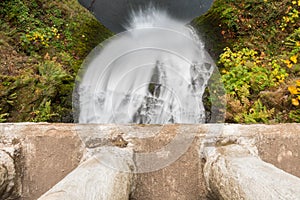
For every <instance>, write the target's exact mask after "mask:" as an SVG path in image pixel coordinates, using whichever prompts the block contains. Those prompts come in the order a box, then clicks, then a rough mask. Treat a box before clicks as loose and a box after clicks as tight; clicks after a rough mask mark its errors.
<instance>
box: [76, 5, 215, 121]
mask: <svg viewBox="0 0 300 200" xmlns="http://www.w3.org/2000/svg"><path fill="white" fill-rule="evenodd" d="M125 26H126V27H127V29H128V31H127V32H124V33H121V34H118V35H117V36H115V37H113V38H112V39H111V40H109V41H107V42H105V43H104V44H102V45H103V47H100V46H99V47H98V48H97V49H96V50H94V51H93V52H92V54H91V55H90V56H89V57H88V59H87V61H86V62H85V64H84V67H85V71H84V75H83V76H82V78H81V81H80V84H79V86H78V94H79V107H80V112H79V122H80V123H143V124H166V123H203V122H204V121H205V116H204V115H205V110H204V106H203V103H202V96H203V93H204V90H205V88H206V86H207V82H208V80H209V78H210V76H211V74H212V73H213V70H214V67H215V65H214V62H213V61H212V59H211V58H210V56H209V55H208V53H207V52H206V51H205V49H204V45H203V43H202V42H201V40H200V39H199V37H198V35H197V34H196V32H195V31H194V30H193V28H191V27H187V26H185V25H184V24H183V23H182V22H179V21H176V20H174V19H171V18H170V17H168V14H167V13H166V12H163V11H160V10H158V9H156V8H154V7H150V8H149V9H147V10H138V11H135V12H133V13H132V15H131V18H130V19H129V21H128V24H126V25H125Z"/></svg>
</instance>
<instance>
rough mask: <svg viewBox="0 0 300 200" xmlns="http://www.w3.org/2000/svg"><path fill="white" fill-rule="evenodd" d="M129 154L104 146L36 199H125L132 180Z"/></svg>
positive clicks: (126, 151)
mask: <svg viewBox="0 0 300 200" xmlns="http://www.w3.org/2000/svg"><path fill="white" fill-rule="evenodd" d="M132 163H133V162H132V153H131V152H130V151H129V150H128V149H121V148H118V147H104V148H102V149H100V151H99V152H98V153H96V154H94V155H92V156H91V157H90V158H88V159H87V160H86V161H84V162H83V163H82V164H80V165H79V166H78V167H77V168H76V169H75V170H74V171H72V172H71V173H70V174H69V175H67V176H66V177H65V178H64V179H63V180H61V181H60V182H59V183H58V184H56V185H55V186H54V187H53V188H52V189H50V190H49V191H48V192H46V193H45V194H44V195H42V196H41V197H40V198H39V200H61V199H64V200H83V199H85V200H124V199H129V194H130V192H131V188H132V183H133V180H132V179H133V174H132V173H130V172H131V171H132V170H133V169H134V166H133V165H132Z"/></svg>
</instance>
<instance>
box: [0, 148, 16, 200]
mask: <svg viewBox="0 0 300 200" xmlns="http://www.w3.org/2000/svg"><path fill="white" fill-rule="evenodd" d="M15 176H16V173H15V165H14V160H13V158H12V157H11V155H9V153H8V152H7V151H5V150H3V149H0V197H1V199H6V198H8V197H9V196H10V195H11V193H12V191H13V188H14V186H15V181H14V180H15Z"/></svg>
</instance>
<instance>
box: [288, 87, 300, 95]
mask: <svg viewBox="0 0 300 200" xmlns="http://www.w3.org/2000/svg"><path fill="white" fill-rule="evenodd" d="M288 90H289V91H290V93H291V94H299V92H298V90H297V88H296V87H295V86H289V87H288Z"/></svg>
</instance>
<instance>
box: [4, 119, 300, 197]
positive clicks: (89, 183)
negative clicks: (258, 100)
mask: <svg viewBox="0 0 300 200" xmlns="http://www.w3.org/2000/svg"><path fill="white" fill-rule="evenodd" d="M299 133H300V124H280V125H227V124H225V125H223V124H218V125H217V124H203V125H164V126H159V125H141V126H138V125H78V124H30V123H29V124H24V123H21V124H0V194H1V195H0V196H1V198H0V199H11V198H16V197H17V196H18V197H19V198H20V199H26V200H27V199H28V200H29V199H37V198H39V199H41V200H49V199H51V200H52V199H300V179H299V178H298V177H300V148H299V146H300V134H299Z"/></svg>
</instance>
